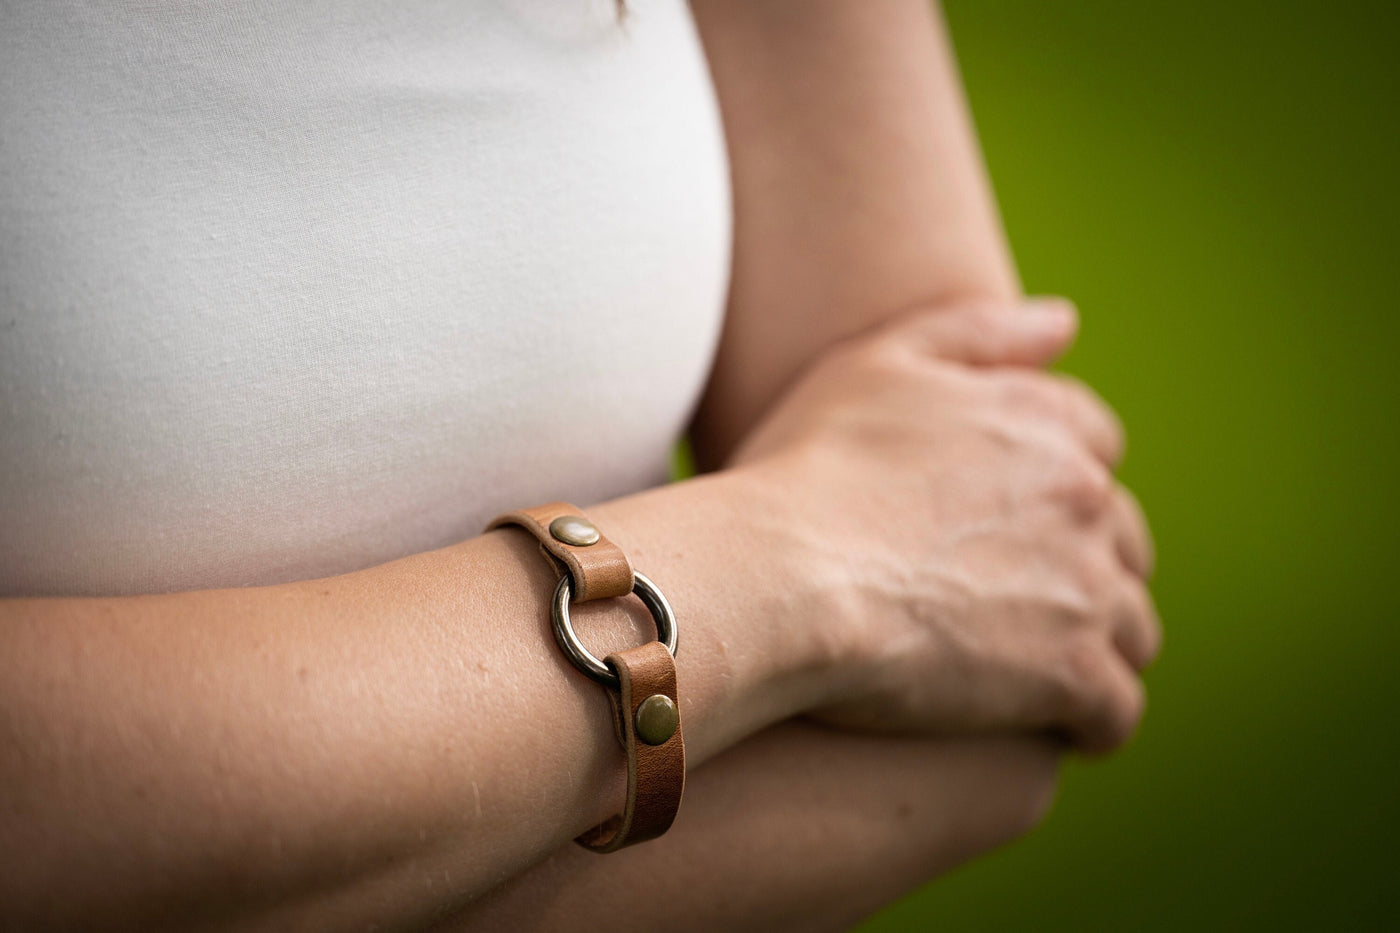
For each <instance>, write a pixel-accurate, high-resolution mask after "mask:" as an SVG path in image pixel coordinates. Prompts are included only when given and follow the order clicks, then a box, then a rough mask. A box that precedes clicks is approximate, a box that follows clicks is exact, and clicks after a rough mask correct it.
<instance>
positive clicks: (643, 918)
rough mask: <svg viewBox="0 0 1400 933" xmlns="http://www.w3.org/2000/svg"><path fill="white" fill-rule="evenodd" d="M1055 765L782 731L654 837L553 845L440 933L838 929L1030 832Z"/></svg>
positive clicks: (1051, 759) (988, 743)
mask: <svg viewBox="0 0 1400 933" xmlns="http://www.w3.org/2000/svg"><path fill="white" fill-rule="evenodd" d="M1057 759H1058V750H1057V749H1056V748H1055V747H1054V746H1052V745H1051V744H1049V743H1048V742H1035V741H1032V740H1029V739H1020V738H1018V739H1011V738H992V737H987V738H979V739H971V738H969V739H960V740H944V741H930V740H926V739H925V740H920V739H910V738H872V737H868V736H853V735H845V734H834V733H832V732H830V731H829V730H826V729H823V728H821V727H820V726H816V725H813V724H811V723H803V722H791V723H785V724H783V725H781V726H775V727H774V728H772V729H770V730H768V731H766V732H764V733H763V734H761V735H759V736H755V737H754V738H752V739H749V740H748V741H747V742H745V743H744V744H743V745H741V746H739V747H738V748H735V749H733V750H731V751H728V752H726V753H724V754H723V755H721V756H720V757H719V758H717V759H715V760H714V761H713V762H711V763H710V764H707V765H706V766H705V767H704V768H702V769H700V771H699V772H697V773H696V774H695V775H693V777H692V779H691V780H690V781H689V782H688V784H687V787H686V802H685V806H684V807H683V808H682V810H681V813H680V816H679V817H678V818H677V820H676V824H675V826H673V827H672V829H671V831H670V832H669V833H667V834H666V835H665V836H663V837H662V838H660V839H657V840H655V841H654V842H649V843H647V844H646V845H644V846H637V847H635V848H632V849H626V850H623V851H622V852H619V853H617V854H616V855H615V856H609V857H607V858H599V857H598V856H596V855H592V854H591V853H588V852H585V851H583V850H582V849H581V848H579V847H578V846H566V847H564V848H562V849H560V850H559V851H558V852H555V853H554V854H553V855H551V856H550V857H549V858H548V859H547V860H546V861H544V862H543V863H541V864H540V865H538V866H536V867H535V868H534V869H533V870H531V871H529V872H527V873H525V874H524V875H522V876H521V877H519V878H517V879H514V880H512V881H510V882H509V883H507V884H506V885H504V886H503V887H502V888H500V889H499V890H497V891H493V892H492V893H490V894H488V895H487V896H485V897H484V898H482V899H481V901H480V902H479V903H478V904H475V905H473V909H472V910H471V912H470V913H469V914H464V915H463V916H462V917H461V918H459V919H457V920H455V921H454V922H451V923H446V924H443V925H442V927H441V928H440V929H442V930H443V931H452V933H468V931H477V930H480V931H494V930H573V929H580V928H585V927H591V926H594V925H597V926H604V925H605V926H606V927H607V929H609V930H616V931H618V933H630V931H635V933H650V931H653V930H674V931H677V933H680V931H695V933H705V931H711V930H725V931H732V933H747V931H752V933H767V931H771V930H782V931H785V933H796V931H801V930H807V931H820V930H832V931H836V930H845V929H848V928H849V927H850V926H851V925H852V924H853V923H855V922H856V921H858V920H859V919H861V918H862V917H865V916H867V915H869V914H871V913H873V912H874V911H875V910H877V909H879V908H880V907H882V906H884V905H885V904H888V903H890V902H891V901H892V900H894V899H895V898H896V897H898V896H900V895H901V894H904V893H905V892H907V891H909V890H911V889H913V888H915V887H917V886H918V885H920V884H922V883H924V882H925V881H927V880H928V879H930V878H932V877H934V876H935V875H938V874H941V873H943V872H945V871H947V870H949V869H950V868H952V867H953V866H955V865H957V864H958V863H959V862H962V861H964V860H966V859H968V858H971V857H972V856H974V855H978V854H980V853H983V852H986V851H987V850H988V849H990V848H992V847H994V846H997V845H1000V844H1002V843H1004V842H1007V841H1008V840H1010V839H1012V838H1014V837H1016V836H1019V835H1021V834H1022V833H1024V832H1025V831H1026V830H1027V829H1029V828H1030V827H1031V826H1033V825H1034V824H1035V823H1036V821H1038V820H1039V819H1040V817H1041V815H1042V814H1043V813H1044V811H1045V809H1046V807H1047V806H1048V805H1049V802H1050V795H1051V792H1052V790H1053V787H1054V777H1055V766H1056V761H1057Z"/></svg>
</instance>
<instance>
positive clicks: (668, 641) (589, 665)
mask: <svg viewBox="0 0 1400 933" xmlns="http://www.w3.org/2000/svg"><path fill="white" fill-rule="evenodd" d="M632 592H634V593H636V594H637V596H638V597H639V598H640V599H641V601H642V602H644V603H646V607H647V608H648V609H650V610H651V617H652V619H653V620H654V621H655V622H656V640H657V641H659V642H661V643H662V644H663V645H665V646H666V650H667V651H669V652H671V657H675V656H676V615H675V613H674V612H672V611H671V604H670V603H668V602H666V597H665V596H662V595H661V591H660V590H658V589H657V588H656V584H654V583H652V582H651V581H650V580H648V579H647V578H646V577H644V576H642V575H641V574H640V573H635V572H634V573H633V574H632ZM573 598H574V578H573V576H572V575H570V574H569V573H568V572H567V571H566V572H565V573H564V575H563V576H562V577H560V578H559V585H558V586H556V587H555V588H554V606H553V609H552V611H551V613H550V615H551V616H552V618H553V621H554V640H555V641H557V642H558V643H559V648H560V650H561V651H563V652H564V654H566V655H567V656H568V658H569V660H570V661H573V662H574V666H575V667H577V668H578V669H579V670H581V671H583V672H584V673H585V674H587V675H588V676H589V677H591V678H593V679H594V680H596V681H598V683H600V684H602V685H603V686H605V687H611V688H612V689H614V690H617V689H619V688H620V687H621V686H622V685H621V684H620V683H619V682H618V679H617V675H616V674H615V673H613V671H612V668H610V667H608V666H607V665H606V664H604V663H603V662H602V661H599V660H598V658H597V657H596V656H595V655H594V654H593V652H591V651H589V650H588V649H587V648H585V647H584V646H583V643H582V642H580V641H579V640H578V635H577V634H576V633H575V632H574V624H573V622H571V621H570V620H569V603H570V602H572V601H573Z"/></svg>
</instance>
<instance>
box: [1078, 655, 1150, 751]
mask: <svg viewBox="0 0 1400 933" xmlns="http://www.w3.org/2000/svg"><path fill="white" fill-rule="evenodd" d="M1073 676H1074V678H1075V682H1074V683H1073V684H1072V686H1071V690H1070V697H1071V704H1070V708H1069V720H1068V722H1067V723H1066V726H1067V728H1068V730H1069V734H1070V737H1071V739H1072V741H1073V742H1074V744H1075V746H1076V747H1077V748H1078V749H1079V750H1080V751H1081V752H1083V753H1084V754H1086V755H1102V754H1106V753H1108V752H1111V751H1113V750H1114V749H1115V748H1118V747H1119V746H1121V745H1122V744H1123V743H1124V742H1127V741H1128V739H1130V738H1132V735H1133V733H1134V732H1136V731H1137V725H1138V721H1139V720H1140V719H1141V718H1142V711H1143V708H1144V706H1145V705H1146V701H1147V696H1146V693H1145V692H1144V691H1143V688H1142V681H1140V680H1139V679H1138V677H1137V674H1135V673H1134V672H1133V670H1132V669H1131V668H1130V667H1129V666H1128V665H1127V663H1126V662H1125V661H1124V660H1123V659H1122V658H1121V657H1120V656H1119V655H1118V653H1117V652H1116V651H1112V650H1109V649H1108V648H1107V646H1104V647H1101V648H1100V647H1097V646H1096V649H1095V650H1093V651H1086V652H1082V657H1081V658H1080V659H1079V660H1078V662H1077V663H1075V664H1074V665H1073Z"/></svg>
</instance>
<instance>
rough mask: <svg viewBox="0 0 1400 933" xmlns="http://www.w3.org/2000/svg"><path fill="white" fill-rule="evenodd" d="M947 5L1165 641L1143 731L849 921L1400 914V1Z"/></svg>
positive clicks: (1307, 919)
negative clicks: (1104, 423)
mask: <svg viewBox="0 0 1400 933" xmlns="http://www.w3.org/2000/svg"><path fill="white" fill-rule="evenodd" d="M945 10H946V14H947V17H948V20H949V22H950V24H951V27H952V33H953V38H954V41H955V43H956V45H957V48H958V54H959V57H960V59H961V63H962V67H963V74H964V79H965V81H966V84H967V88H968V93H969V95H970V97H971V100H972V106H973V111H974V113H975V115H976V119H977V123H978V128H979V131H980V133H981V137H982V142H983V146H984V148H985V151H986V156H987V161H988V164H989V166H990V169H991V173H992V177H993V180H994V181H995V184H996V188H997V193H998V196H999V198H1000V201H1001V207H1002V211H1003V215H1004V217H1005V220H1006V224H1007V228H1008V230H1009V232H1010V235H1011V240H1012V243H1013V246H1014V248H1015V251H1016V255H1017V257H1018V261H1019V263H1020V267H1021V270H1022V274H1023V276H1024V279H1025V284H1026V287H1027V288H1028V289H1029V290H1030V291H1033V292H1053V293H1058V294H1065V295H1069V296H1072V297H1073V298H1074V299H1076V300H1077V301H1078V303H1079V305H1080V309H1081V313H1082V316H1083V319H1084V327H1083V336H1082V338H1081V340H1080V343H1079V345H1078V347H1077V348H1076V349H1075V350H1074V352H1073V353H1072V355H1071V356H1069V357H1068V358H1067V360H1066V361H1065V365H1064V368H1065V369H1066V370H1068V371H1070V372H1073V373H1075V374H1077V375H1079V376H1082V377H1083V378H1085V379H1087V380H1088V381H1089V382H1090V383H1092V384H1093V385H1094V386H1095V387H1097V388H1098V389H1099V390H1100V391H1101V392H1102V393H1103V394H1104V395H1105V396H1106V397H1107V398H1108V399H1109V400H1110V401H1111V402H1112V403H1113V404H1114V405H1115V407H1117V409H1118V410H1119V411H1120V413H1121V414H1122V415H1123V417H1124V420H1125V421H1126V422H1127V425H1128V429H1129V438H1130V440H1129V444H1130V450H1129V455H1128V459H1127V461H1126V463H1125V465H1124V469H1123V474H1122V475H1123V477H1124V480H1125V481H1126V482H1127V484H1128V485H1129V486H1131V487H1132V488H1133V489H1134V490H1135V491H1137V493H1138V494H1139V497H1140V498H1141V500H1142V502H1143V504H1144V506H1145V507H1146V509H1147V511H1148V514H1149V516H1150V517H1151V519H1152V524H1153V528H1154V531H1155V533H1156V536H1157V541H1158V548H1159V552H1160V556H1159V570H1158V575H1157V579H1156V581H1155V584H1154V591H1155V593H1156V596H1157V600H1158V604H1159V606H1160V609H1161V612H1162V616H1163V619H1164V621H1165V625H1166V629H1167V640H1166V647H1165V650H1164V652H1163V654H1162V658H1161V660H1160V661H1159V662H1158V664H1157V665H1156V667H1154V668H1153V669H1152V670H1151V671H1150V672H1149V674H1148V678H1147V679H1148V690H1149V695H1150V700H1149V711H1148V714H1147V718H1146V719H1145V721H1144V723H1143V727H1142V730H1141V731H1140V733H1139V734H1138V736H1137V738H1136V739H1135V740H1134V742H1133V744H1132V745H1130V746H1129V747H1128V748H1127V749H1126V750H1124V751H1123V752H1122V753H1120V754H1119V755H1118V756H1116V757H1115V758H1113V759H1110V760H1108V761H1107V762H1102V763H1082V762H1076V763H1073V764H1071V765H1070V766H1069V767H1068V769H1067V771H1066V774H1065V780H1064V783H1063V788H1062V791H1061V795H1060V798H1059V801H1058V803H1057V804H1056V807H1055V809H1054V811H1053V813H1052V814H1051V816H1050V818H1049V819H1048V821H1047V822H1046V823H1045V824H1044V825H1043V827H1042V828H1041V829H1039V830H1038V831H1036V832H1035V833H1034V834H1033V835H1032V836H1030V837H1029V838H1027V839H1025V840H1023V841H1021V842H1019V843H1017V844H1015V845H1013V846H1011V847H1010V848H1008V849H1005V850H1003V851H1002V852H1000V853H997V854H995V855H993V856H990V857H988V858H984V859H982V860H980V861H978V862H975V863H973V864H972V865H970V866H968V867H966V868H964V869H961V870H960V871H958V872H955V873H954V874H952V875H950V876H948V877H945V878H943V879H940V880H938V881H936V882H934V883H932V884H930V885H928V886H927V887H925V888H924V889H923V890H921V891H920V892H918V893H917V894H916V895H914V896H912V897H910V898H907V899H906V900H905V901H903V902H901V903H899V904H897V905H895V906H893V907H891V908H889V909H887V910H886V911H884V912H883V913H882V914H881V915H879V916H877V917H876V918H874V919H873V920H872V921H870V922H869V923H867V924H866V925H864V926H863V927H861V929H862V930H863V931H866V933H876V931H894V930H911V929H937V930H988V929H1014V930H1042V929H1064V930H1114V931H1118V930H1157V929H1161V930H1181V929H1189V928H1195V929H1210V930H1239V929H1274V930H1281V929H1290V930H1293V929H1297V930H1332V929H1382V928H1388V929H1400V918H1396V917H1395V914H1396V911H1395V902H1396V899H1397V897H1396V894H1395V891H1396V889H1397V887H1400V884H1397V880H1396V874H1397V870H1398V869H1400V854H1398V853H1397V849H1398V848H1400V802H1398V801H1397V796H1400V776H1397V773H1396V772H1397V766H1400V725H1397V723H1396V717H1397V715H1398V714H1400V677H1397V674H1400V661H1397V656H1400V627H1397V620H1400V595H1397V586H1396V583H1395V582H1394V581H1395V579H1396V576H1397V574H1396V569H1395V564H1396V562H1397V559H1400V488H1398V487H1400V438H1397V434H1400V404H1397V402H1398V401H1400V361H1397V353H1400V314H1397V309H1396V300H1395V289H1396V285H1395V281H1396V275H1395V273H1396V271H1397V265H1400V263H1397V259H1396V250H1397V247H1400V235H1397V234H1400V185H1397V179H1396V173H1397V170H1400V136H1398V135H1397V120H1400V93H1397V90H1400V89H1398V88H1397V85H1398V84H1400V29H1397V19H1398V18H1397V5H1396V4H1393V3H1392V4H1381V3H1374V4H1358V3H1351V4H1346V3H1342V4H1318V3H1293V2H1288V3H1280V2H1274V3H1230V2H1217V3H1208V2H1197V0H1191V2H1174V3H1162V4H1132V3H1122V2H1116V3H1115V2H1055V3H1044V2H1031V0H1015V2H1012V0H950V2H948V3H947V4H946V7H945Z"/></svg>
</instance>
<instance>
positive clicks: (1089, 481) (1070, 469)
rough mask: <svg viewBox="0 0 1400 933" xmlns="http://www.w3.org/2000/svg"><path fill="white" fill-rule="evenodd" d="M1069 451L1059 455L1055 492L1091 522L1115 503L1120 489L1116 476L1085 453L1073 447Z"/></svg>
mask: <svg viewBox="0 0 1400 933" xmlns="http://www.w3.org/2000/svg"><path fill="white" fill-rule="evenodd" d="M1066 447H1067V449H1066V450H1064V451H1062V452H1061V455H1060V459H1061V463H1060V468H1059V475H1058V479H1057V482H1056V483H1055V490H1056V492H1057V493H1058V495H1059V497H1060V498H1061V499H1062V500H1063V501H1064V503H1065V504H1066V505H1068V506H1069V508H1070V510H1071V511H1072V512H1073V514H1075V515H1076V516H1078V517H1081V518H1085V519H1092V518H1095V517H1097V516H1099V515H1102V514H1103V513H1104V512H1105V511H1106V510H1107V509H1108V507H1109V506H1110V505H1111V504H1112V502H1113V495H1114V489H1115V487H1116V485H1117V484H1116V483H1115V481H1114V479H1113V474H1112V473H1111V472H1109V470H1108V468H1107V467H1106V466H1104V465H1103V464H1102V463H1100V462H1099V461H1098V460H1096V459H1095V458H1093V457H1092V456H1090V455H1089V454H1088V453H1087V452H1086V451H1084V450H1082V449H1080V448H1079V447H1077V446H1074V445H1066Z"/></svg>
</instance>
